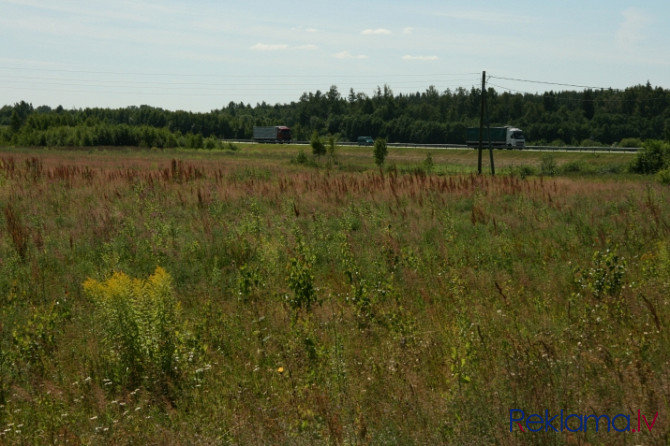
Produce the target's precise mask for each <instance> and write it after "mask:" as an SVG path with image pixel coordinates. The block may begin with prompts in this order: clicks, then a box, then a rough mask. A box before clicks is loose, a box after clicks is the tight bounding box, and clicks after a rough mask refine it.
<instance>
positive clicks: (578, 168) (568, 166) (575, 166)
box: [559, 161, 586, 173]
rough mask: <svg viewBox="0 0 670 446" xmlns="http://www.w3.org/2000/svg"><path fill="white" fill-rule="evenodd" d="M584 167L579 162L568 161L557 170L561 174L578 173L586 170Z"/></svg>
mask: <svg viewBox="0 0 670 446" xmlns="http://www.w3.org/2000/svg"><path fill="white" fill-rule="evenodd" d="M585 167H586V166H585V165H584V163H583V162H581V161H570V162H568V163H565V164H563V165H562V166H561V167H560V169H559V170H560V172H561V173H579V172H583V171H584V170H586V169H585Z"/></svg>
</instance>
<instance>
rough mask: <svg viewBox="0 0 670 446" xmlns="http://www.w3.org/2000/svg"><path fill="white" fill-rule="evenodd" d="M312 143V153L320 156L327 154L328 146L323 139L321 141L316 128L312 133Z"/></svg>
mask: <svg viewBox="0 0 670 446" xmlns="http://www.w3.org/2000/svg"><path fill="white" fill-rule="evenodd" d="M310 145H311V146H312V153H313V154H314V155H317V156H320V155H325V154H326V146H325V145H324V144H323V141H321V137H320V136H319V132H317V131H316V130H314V132H313V133H312V138H311V140H310Z"/></svg>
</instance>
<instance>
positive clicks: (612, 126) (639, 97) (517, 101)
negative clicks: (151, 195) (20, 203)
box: [0, 83, 670, 148]
mask: <svg viewBox="0 0 670 446" xmlns="http://www.w3.org/2000/svg"><path fill="white" fill-rule="evenodd" d="M486 98H487V113H486V115H487V121H488V124H489V125H491V126H499V125H514V126H517V127H520V128H522V129H523V130H524V132H525V134H526V139H527V141H528V143H530V144H538V145H544V144H550V145H563V144H566V145H582V146H589V145H608V146H609V145H631V144H632V145H636V144H639V143H640V141H643V140H647V139H663V140H670V90H667V89H664V88H661V87H653V86H652V85H651V84H650V83H647V84H646V85H638V86H634V87H629V88H627V89H625V90H612V89H609V90H592V89H587V90H583V91H560V92H554V91H550V92H545V93H542V94H540V93H536V94H529V93H514V92H507V91H505V92H503V93H499V92H498V91H497V90H495V89H493V88H489V89H487V92H486ZM480 104H481V90H480V89H477V88H474V87H473V88H471V89H470V90H467V89H465V88H458V89H456V90H453V91H452V90H446V91H443V92H440V91H438V90H437V89H436V88H435V87H433V86H431V87H429V88H428V89H427V90H426V91H424V92H417V93H414V94H394V93H393V91H392V90H391V88H390V87H389V86H388V85H384V86H383V87H377V89H376V91H375V92H374V93H373V94H372V96H369V95H367V94H365V93H361V92H355V91H354V90H353V89H350V91H349V93H348V94H347V95H342V94H341V93H340V91H339V90H338V88H337V87H336V86H331V87H330V89H329V90H328V91H326V92H322V91H320V90H317V91H316V92H314V93H313V92H309V93H303V95H302V96H301V97H300V99H299V100H298V101H293V102H291V103H289V104H276V105H269V104H266V103H265V102H263V103H260V104H256V105H255V106H252V105H250V104H244V103H234V102H231V103H229V104H228V105H227V106H224V107H222V108H221V109H218V110H212V111H210V112H208V113H196V112H190V111H183V110H178V111H170V110H164V109H162V108H157V107H152V106H149V105H141V106H129V107H125V108H118V109H110V108H84V109H72V110H68V109H64V108H63V107H62V106H58V107H57V108H51V107H49V106H37V107H35V106H33V105H32V104H29V103H26V102H24V101H22V102H20V103H16V104H14V105H5V106H3V107H2V108H0V144H3V145H19V146H50V147H52V146H142V147H159V148H162V147H195V148H215V147H217V145H218V144H220V140H221V139H250V138H251V135H252V129H253V126H255V125H288V126H289V127H291V128H292V130H293V138H294V139H295V140H302V141H307V140H309V138H310V136H311V135H312V133H313V132H314V131H317V132H319V134H321V135H327V134H330V135H335V136H336V137H337V139H338V140H340V141H355V140H356V138H357V137H358V136H361V135H369V136H372V137H374V138H378V137H380V138H385V139H386V140H387V141H388V142H407V143H417V144H462V143H464V142H465V129H466V128H467V127H470V126H478V125H479V119H480Z"/></svg>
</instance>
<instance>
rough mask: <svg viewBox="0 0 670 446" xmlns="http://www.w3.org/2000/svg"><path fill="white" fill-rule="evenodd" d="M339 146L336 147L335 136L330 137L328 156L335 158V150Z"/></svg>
mask: <svg viewBox="0 0 670 446" xmlns="http://www.w3.org/2000/svg"><path fill="white" fill-rule="evenodd" d="M336 148H337V146H336V145H335V136H334V135H328V155H330V156H331V157H333V156H335V150H336Z"/></svg>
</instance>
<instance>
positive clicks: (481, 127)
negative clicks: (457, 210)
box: [477, 71, 486, 175]
mask: <svg viewBox="0 0 670 446" xmlns="http://www.w3.org/2000/svg"><path fill="white" fill-rule="evenodd" d="M485 92H486V71H482V106H481V114H480V117H479V154H478V157H477V173H478V174H479V175H481V174H482V149H483V146H484V94H486V93H485Z"/></svg>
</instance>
